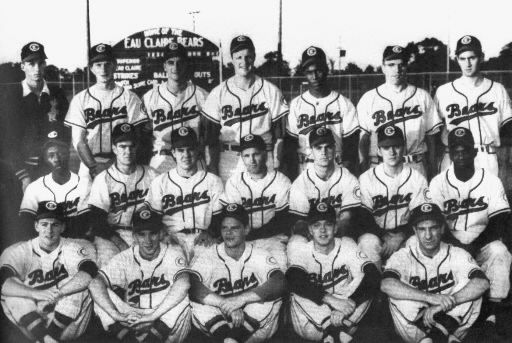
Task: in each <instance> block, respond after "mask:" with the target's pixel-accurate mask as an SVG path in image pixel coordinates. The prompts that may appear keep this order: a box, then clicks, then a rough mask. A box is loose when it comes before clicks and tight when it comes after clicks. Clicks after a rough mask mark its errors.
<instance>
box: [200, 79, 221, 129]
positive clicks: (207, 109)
mask: <svg viewBox="0 0 512 343" xmlns="http://www.w3.org/2000/svg"><path fill="white" fill-rule="evenodd" d="M222 86H223V84H220V85H219V86H217V87H215V88H214V89H213V90H212V91H211V92H210V94H209V95H208V97H207V98H206V101H205V103H204V105H203V108H202V111H201V114H202V115H204V116H205V117H206V118H207V119H209V120H211V121H213V122H214V123H216V124H220V119H221V107H222V105H221V89H222Z"/></svg>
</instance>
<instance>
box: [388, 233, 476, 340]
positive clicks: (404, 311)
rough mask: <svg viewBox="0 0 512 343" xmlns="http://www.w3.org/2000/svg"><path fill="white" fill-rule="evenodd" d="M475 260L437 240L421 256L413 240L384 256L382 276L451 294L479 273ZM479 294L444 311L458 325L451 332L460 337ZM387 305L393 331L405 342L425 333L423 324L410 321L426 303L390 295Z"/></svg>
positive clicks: (470, 322) (472, 319) (469, 323)
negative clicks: (435, 250) (436, 247)
mask: <svg viewBox="0 0 512 343" xmlns="http://www.w3.org/2000/svg"><path fill="white" fill-rule="evenodd" d="M481 272H482V270H481V269H480V267H478V265H477V263H476V261H475V260H474V259H473V258H472V257H471V255H469V253H467V252H466V251H465V250H463V249H460V248H457V247H454V246H451V245H449V244H445V243H441V248H440V250H439V252H438V253H437V254H436V255H435V256H434V257H428V256H425V255H424V254H423V253H422V252H421V250H420V248H419V243H418V241H417V240H415V242H414V243H413V244H411V245H410V246H407V247H405V248H402V249H400V250H398V251H397V252H395V253H394V254H393V255H391V257H390V258H389V259H388V261H387V263H386V268H385V270H384V273H383V276H382V277H383V278H387V277H391V278H396V279H397V280H400V281H401V282H402V283H404V284H406V285H408V286H410V287H413V288H416V289H418V290H421V291H424V292H428V293H434V294H446V295H453V294H455V293H457V292H458V291H460V290H461V289H462V288H464V287H465V286H466V285H467V283H468V282H469V280H470V279H471V278H472V277H475V276H476V274H481ZM481 303H482V298H479V299H477V300H474V301H469V302H466V303H463V304H459V305H457V306H455V307H454V308H453V309H451V310H450V311H448V312H446V314H447V315H448V316H450V317H452V318H454V319H455V320H456V321H457V323H458V325H459V326H458V328H457V329H456V330H455V331H454V332H451V333H450V334H452V335H453V336H455V338H457V339H459V340H462V339H463V338H464V336H465V335H466V334H467V332H468V329H469V328H470V327H471V326H472V325H473V323H474V322H475V321H476V319H477V318H478V315H479V314H480V305H481ZM389 307H390V309H391V315H392V317H393V322H394V324H395V329H396V332H397V333H398V334H399V335H400V336H401V337H402V339H403V340H404V341H406V342H420V341H421V340H422V339H423V338H425V337H426V333H425V331H424V328H421V327H418V326H417V325H416V323H415V321H414V319H415V318H416V316H417V315H418V313H419V312H420V311H421V310H423V309H424V308H426V307H427V304H425V303H423V302H418V301H411V300H397V299H393V298H390V299H389Z"/></svg>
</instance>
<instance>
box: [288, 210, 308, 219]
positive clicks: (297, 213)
mask: <svg viewBox="0 0 512 343" xmlns="http://www.w3.org/2000/svg"><path fill="white" fill-rule="evenodd" d="M290 213H292V214H296V215H298V216H300V217H307V216H308V214H307V213H304V212H300V211H296V210H290Z"/></svg>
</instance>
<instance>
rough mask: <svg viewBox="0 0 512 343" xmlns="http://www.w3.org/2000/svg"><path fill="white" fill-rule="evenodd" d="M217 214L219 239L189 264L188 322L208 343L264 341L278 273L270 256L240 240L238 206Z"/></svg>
mask: <svg viewBox="0 0 512 343" xmlns="http://www.w3.org/2000/svg"><path fill="white" fill-rule="evenodd" d="M222 218H223V219H222V224H221V235H222V239H223V240H224V242H223V243H220V244H217V245H215V246H212V247H210V248H208V250H205V251H204V253H202V254H200V255H198V256H197V257H196V258H195V259H194V261H193V262H192V265H191V270H192V274H191V276H190V281H191V285H192V288H191V293H190V294H191V295H190V297H191V300H192V322H193V323H194V325H195V326H196V327H197V328H198V329H199V330H201V331H202V332H203V333H205V334H207V335H208V336H209V337H211V338H212V339H213V341H214V342H223V343H234V342H238V343H242V342H264V341H266V340H268V339H270V337H272V335H273V334H274V333H275V332H276V330H277V325H278V317H279V309H280V307H281V302H282V301H281V298H280V297H281V296H282V295H283V292H284V290H285V279H284V275H283V273H282V271H281V270H280V269H279V265H278V263H277V261H276V259H275V258H274V257H273V256H272V255H270V254H269V253H268V252H267V251H266V250H263V249H259V248H257V247H255V246H254V245H253V244H251V243H249V242H246V237H247V235H248V234H249V232H250V228H249V216H248V214H247V212H246V211H245V209H244V208H243V207H242V206H241V205H238V204H228V205H227V206H226V207H225V208H224V210H223V212H222Z"/></svg>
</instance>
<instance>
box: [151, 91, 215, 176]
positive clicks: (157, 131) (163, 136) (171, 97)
mask: <svg viewBox="0 0 512 343" xmlns="http://www.w3.org/2000/svg"><path fill="white" fill-rule="evenodd" d="M207 96H208V92H206V91H205V90H204V89H202V88H201V87H199V86H196V85H195V84H193V83H192V82H188V83H187V87H186V88H185V89H184V90H183V91H182V92H180V93H178V94H174V93H172V92H171V91H169V89H168V88H167V84H166V83H165V82H164V83H161V84H159V85H158V86H156V87H154V88H153V89H151V90H149V91H148V92H147V93H146V94H144V97H143V99H142V101H143V103H144V108H145V110H146V113H147V116H148V118H149V120H150V121H151V123H152V127H153V158H152V159H151V163H150V166H151V167H153V168H155V169H156V170H157V172H158V173H159V174H161V173H164V172H168V171H169V170H171V169H172V168H174V167H176V162H175V161H174V158H173V157H172V156H171V148H172V146H171V132H172V131H173V130H175V129H178V128H180V127H182V126H187V127H189V128H191V129H193V130H194V131H195V133H196V134H197V137H201V133H202V132H201V130H200V120H201V116H200V114H201V110H202V108H203V104H204V103H205V101H206V97H207Z"/></svg>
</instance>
